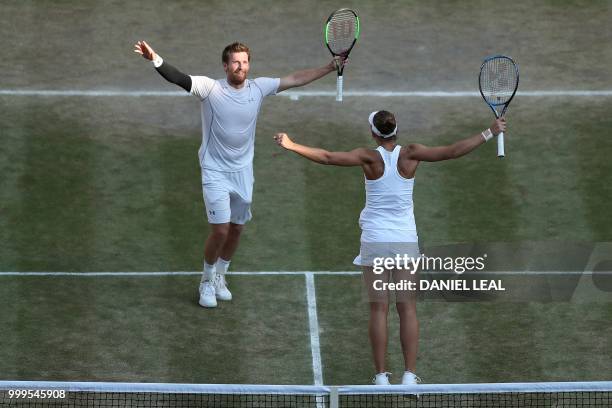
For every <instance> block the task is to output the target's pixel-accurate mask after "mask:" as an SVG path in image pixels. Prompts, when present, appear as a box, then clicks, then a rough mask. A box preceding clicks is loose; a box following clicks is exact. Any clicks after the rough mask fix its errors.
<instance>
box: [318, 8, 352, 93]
mask: <svg viewBox="0 0 612 408" xmlns="http://www.w3.org/2000/svg"><path fill="white" fill-rule="evenodd" d="M358 38H359V17H358V16H357V13H355V12H354V11H353V10H350V9H346V8H343V9H339V10H336V11H334V12H333V13H331V15H330V16H329V17H328V18H327V23H326V24H325V45H327V48H328V49H329V52H331V53H332V55H333V56H334V57H342V58H344V59H346V58H347V57H348V55H349V53H350V52H351V50H352V49H353V47H354V46H355V43H356V42H357V39H358ZM336 70H337V71H338V80H337V82H336V100H337V101H339V102H341V101H342V73H343V71H344V64H337V66H336Z"/></svg>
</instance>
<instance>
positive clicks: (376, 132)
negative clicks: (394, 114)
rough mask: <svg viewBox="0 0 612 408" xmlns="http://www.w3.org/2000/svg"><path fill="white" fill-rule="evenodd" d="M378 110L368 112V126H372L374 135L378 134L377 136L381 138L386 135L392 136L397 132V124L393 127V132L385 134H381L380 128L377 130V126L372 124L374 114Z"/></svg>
mask: <svg viewBox="0 0 612 408" xmlns="http://www.w3.org/2000/svg"><path fill="white" fill-rule="evenodd" d="M378 112H379V111H374V112H372V113H370V117H369V118H368V122H369V123H370V127H371V128H372V132H374V134H375V135H378V136H379V137H382V138H383V139H386V138H388V137H392V136H395V135H396V134H397V125H395V129H393V132H391V133H389V134H387V135H383V134H382V133H381V132H380V130H378V128H377V127H376V126H374V116H376V114H377V113H378Z"/></svg>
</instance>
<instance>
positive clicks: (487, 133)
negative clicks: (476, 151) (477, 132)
mask: <svg viewBox="0 0 612 408" xmlns="http://www.w3.org/2000/svg"><path fill="white" fill-rule="evenodd" d="M481 136H482V137H483V138H484V141H485V143H486V142H488V141H489V140H491V139H492V138H493V132H491V129H487V130H485V131H484V132H482V133H481Z"/></svg>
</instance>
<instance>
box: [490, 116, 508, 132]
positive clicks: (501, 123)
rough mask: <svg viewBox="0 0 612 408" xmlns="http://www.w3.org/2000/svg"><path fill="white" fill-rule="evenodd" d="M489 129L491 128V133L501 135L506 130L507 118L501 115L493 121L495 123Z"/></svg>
mask: <svg viewBox="0 0 612 408" xmlns="http://www.w3.org/2000/svg"><path fill="white" fill-rule="evenodd" d="M489 129H491V133H493V135H495V136H497V135H499V134H500V133H501V132H505V131H506V118H504V117H501V118H499V119H495V122H493V124H492V125H491V127H490V128H489Z"/></svg>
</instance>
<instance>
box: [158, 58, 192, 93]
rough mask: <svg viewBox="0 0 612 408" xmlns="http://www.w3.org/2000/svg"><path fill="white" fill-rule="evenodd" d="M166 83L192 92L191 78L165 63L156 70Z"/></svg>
mask: <svg viewBox="0 0 612 408" xmlns="http://www.w3.org/2000/svg"><path fill="white" fill-rule="evenodd" d="M155 69H156V70H157V72H159V74H160V75H161V76H163V77H164V78H165V79H166V81H168V82H172V83H173V84H176V85H178V86H180V87H181V88H183V89H184V90H186V91H187V92H191V77H190V76H189V75H185V74H183V73H182V72H181V71H179V70H178V69H176V68H175V67H173V66H172V65H170V64H168V63H167V62H166V61H164V62H163V63H162V64H161V65H160V66H159V67H157V68H155Z"/></svg>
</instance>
